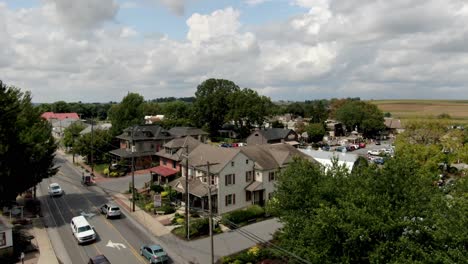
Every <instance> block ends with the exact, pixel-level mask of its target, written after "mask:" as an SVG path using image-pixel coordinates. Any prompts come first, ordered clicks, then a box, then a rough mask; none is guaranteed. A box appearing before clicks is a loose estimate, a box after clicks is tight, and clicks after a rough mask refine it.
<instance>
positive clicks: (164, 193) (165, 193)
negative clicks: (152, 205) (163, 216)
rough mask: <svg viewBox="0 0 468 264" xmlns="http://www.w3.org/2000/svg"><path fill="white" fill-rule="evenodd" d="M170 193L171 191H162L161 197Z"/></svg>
mask: <svg viewBox="0 0 468 264" xmlns="http://www.w3.org/2000/svg"><path fill="white" fill-rule="evenodd" d="M168 194H169V192H166V191H164V192H161V197H166V196H167V195H168Z"/></svg>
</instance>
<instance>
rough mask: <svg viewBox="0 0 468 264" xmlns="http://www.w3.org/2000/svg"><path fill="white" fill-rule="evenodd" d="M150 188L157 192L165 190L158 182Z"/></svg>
mask: <svg viewBox="0 0 468 264" xmlns="http://www.w3.org/2000/svg"><path fill="white" fill-rule="evenodd" d="M150 189H151V190H152V191H154V192H155V193H161V192H163V191H164V187H162V186H161V185H157V184H153V185H151V187H150Z"/></svg>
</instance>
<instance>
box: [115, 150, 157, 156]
mask: <svg viewBox="0 0 468 264" xmlns="http://www.w3.org/2000/svg"><path fill="white" fill-rule="evenodd" d="M109 153H111V154H113V155H116V156H119V157H122V158H131V157H132V156H133V157H145V156H150V155H155V154H156V153H155V152H154V151H144V152H133V153H132V152H131V151H130V150H129V149H114V150H111V151H109Z"/></svg>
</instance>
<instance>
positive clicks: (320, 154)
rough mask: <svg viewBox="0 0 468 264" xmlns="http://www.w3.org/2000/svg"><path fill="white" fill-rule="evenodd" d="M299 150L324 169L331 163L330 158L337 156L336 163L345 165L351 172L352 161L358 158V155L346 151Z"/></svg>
mask: <svg viewBox="0 0 468 264" xmlns="http://www.w3.org/2000/svg"><path fill="white" fill-rule="evenodd" d="M299 151H301V152H302V153H304V154H306V155H308V156H309V157H312V158H313V159H314V160H316V161H318V162H319V163H320V164H322V165H323V166H324V167H325V169H326V170H327V169H329V168H330V167H331V166H332V165H333V164H332V160H333V159H334V158H337V159H338V165H340V166H341V165H345V166H346V168H348V171H349V172H351V171H352V170H353V167H354V163H355V162H356V160H357V159H358V155H356V154H351V153H347V152H334V151H322V150H313V149H299Z"/></svg>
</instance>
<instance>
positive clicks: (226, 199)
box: [224, 195, 228, 206]
mask: <svg viewBox="0 0 468 264" xmlns="http://www.w3.org/2000/svg"><path fill="white" fill-rule="evenodd" d="M224 202H225V206H228V195H226V196H225V197H224Z"/></svg>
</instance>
